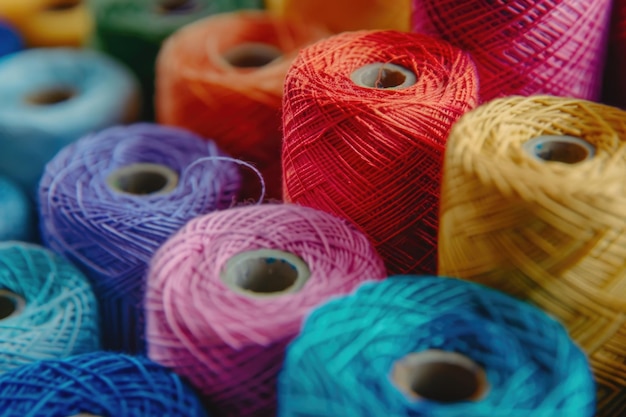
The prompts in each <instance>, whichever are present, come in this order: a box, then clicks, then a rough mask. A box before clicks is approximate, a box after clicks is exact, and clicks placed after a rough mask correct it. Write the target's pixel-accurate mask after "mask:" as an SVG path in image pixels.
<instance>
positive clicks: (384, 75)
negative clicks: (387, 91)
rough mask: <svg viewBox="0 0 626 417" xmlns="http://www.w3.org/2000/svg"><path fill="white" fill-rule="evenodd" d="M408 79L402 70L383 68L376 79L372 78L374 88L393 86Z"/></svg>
mask: <svg viewBox="0 0 626 417" xmlns="http://www.w3.org/2000/svg"><path fill="white" fill-rule="evenodd" d="M405 81H406V76H405V75H404V74H403V73H401V72H400V71H396V70H393V69H387V68H381V69H380V71H379V72H378V75H377V77H376V79H375V80H372V87H374V88H393V87H397V86H399V85H402V84H403V83H404V82H405Z"/></svg>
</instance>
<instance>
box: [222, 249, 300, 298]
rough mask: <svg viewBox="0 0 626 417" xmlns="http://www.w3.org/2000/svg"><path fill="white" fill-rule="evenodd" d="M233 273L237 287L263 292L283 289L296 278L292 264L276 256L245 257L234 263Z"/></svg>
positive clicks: (296, 273) (291, 284)
mask: <svg viewBox="0 0 626 417" xmlns="http://www.w3.org/2000/svg"><path fill="white" fill-rule="evenodd" d="M233 273H234V274H235V276H236V277H237V278H236V280H235V282H234V283H235V285H237V286H238V287H239V288H241V289H243V290H246V291H251V292H255V293H264V294H268V293H276V292H281V291H285V290H287V289H288V288H290V287H291V286H293V285H294V284H295V283H296V280H297V279H298V271H297V270H296V268H295V267H294V266H293V265H291V264H290V263H289V262H287V261H285V260H282V259H276V258H255V259H246V260H244V261H242V262H240V263H238V264H237V265H236V267H235V268H234V269H233Z"/></svg>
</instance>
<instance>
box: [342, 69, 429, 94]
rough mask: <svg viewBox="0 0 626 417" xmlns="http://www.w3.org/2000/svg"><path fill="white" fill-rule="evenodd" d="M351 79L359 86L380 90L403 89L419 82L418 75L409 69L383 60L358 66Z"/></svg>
mask: <svg viewBox="0 0 626 417" xmlns="http://www.w3.org/2000/svg"><path fill="white" fill-rule="evenodd" d="M350 79H351V80H352V82H353V83H355V84H356V85H358V86H361V87H366V88H375V89H379V90H401V89H404V88H408V87H410V86H412V85H414V84H415V83H416V82H417V76H416V75H415V74H414V73H413V72H412V71H410V70H409V69H407V68H404V67H401V66H400V65H396V64H385V63H383V62H375V63H373V64H368V65H364V66H362V67H360V68H357V69H356V70H354V71H353V72H352V74H350Z"/></svg>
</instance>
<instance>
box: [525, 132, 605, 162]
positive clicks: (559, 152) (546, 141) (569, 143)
mask: <svg viewBox="0 0 626 417" xmlns="http://www.w3.org/2000/svg"><path fill="white" fill-rule="evenodd" d="M522 146H523V149H524V150H525V151H526V152H528V153H529V154H530V155H531V156H532V157H534V158H536V159H539V160H542V161H546V162H561V163H564V164H577V163H579V162H582V161H586V160H588V159H591V158H593V157H594V155H595V153H596V148H595V146H593V145H592V144H591V143H589V142H587V141H586V140H584V139H581V138H577V137H574V136H565V135H563V136H558V135H556V136H550V135H545V136H539V137H536V138H534V139H531V140H529V141H527V142H526V143H524V145H522Z"/></svg>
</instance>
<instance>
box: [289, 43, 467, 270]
mask: <svg viewBox="0 0 626 417" xmlns="http://www.w3.org/2000/svg"><path fill="white" fill-rule="evenodd" d="M477 101H478V82H477V74H476V70H475V67H474V64H473V62H472V61H471V58H470V56H469V54H467V53H465V52H463V51H461V50H460V49H458V48H456V47H453V46H452V45H450V44H449V43H447V42H445V41H441V40H437V39H435V38H431V37H429V36H424V35H418V34H411V33H401V32H396V31H362V32H345V33H343V34H340V35H336V36H334V37H332V38H329V39H327V40H324V41H321V42H318V43H316V44H315V45H312V46H310V47H308V48H306V49H304V50H303V51H302V52H301V53H300V55H299V57H298V59H297V60H296V61H295V62H294V65H293V66H292V68H291V70H290V71H289V73H288V74H287V79H286V82H285V99H284V105H283V129H284V143H283V156H282V158H283V175H284V197H285V200H286V201H292V202H296V203H299V204H302V205H306V206H311V207H314V208H317V209H320V210H324V211H327V212H330V213H333V214H335V215H338V216H340V217H345V218H347V219H350V220H351V221H352V222H354V223H355V224H356V225H358V226H359V227H360V228H361V229H362V230H363V231H364V232H365V233H366V234H367V235H368V236H369V237H370V239H371V240H372V242H373V243H374V245H375V246H376V248H377V250H378V252H379V253H380V255H381V256H382V258H383V260H384V261H385V263H386V266H387V269H388V271H389V272H390V273H391V274H402V273H409V272H420V271H421V272H425V273H434V272H435V270H436V263H437V250H436V239H437V229H438V208H439V195H440V190H439V188H440V181H441V171H442V163H443V151H444V147H445V143H446V138H447V136H448V132H449V130H450V128H451V126H452V124H453V123H454V122H455V121H456V120H457V119H458V118H459V117H460V116H461V115H462V114H463V113H465V112H466V111H468V110H470V109H471V108H473V107H475V106H476V104H477Z"/></svg>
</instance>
